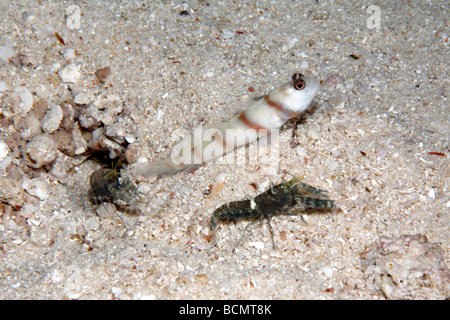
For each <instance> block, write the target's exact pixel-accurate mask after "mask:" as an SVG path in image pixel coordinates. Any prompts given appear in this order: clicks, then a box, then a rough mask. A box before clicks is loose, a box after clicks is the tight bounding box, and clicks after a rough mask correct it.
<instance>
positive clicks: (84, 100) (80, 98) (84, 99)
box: [73, 92, 91, 105]
mask: <svg viewBox="0 0 450 320" xmlns="http://www.w3.org/2000/svg"><path fill="white" fill-rule="evenodd" d="M73 101H75V103H76V104H80V105H82V104H89V103H90V102H91V99H90V98H89V95H88V94H87V93H85V92H81V93H79V94H77V95H76V96H75V98H74V100H73Z"/></svg>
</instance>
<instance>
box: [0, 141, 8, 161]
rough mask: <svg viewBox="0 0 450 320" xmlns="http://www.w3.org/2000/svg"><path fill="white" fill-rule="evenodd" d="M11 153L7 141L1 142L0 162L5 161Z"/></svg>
mask: <svg viewBox="0 0 450 320" xmlns="http://www.w3.org/2000/svg"><path fill="white" fill-rule="evenodd" d="M8 153H9V147H8V145H7V144H6V142H5V141H3V140H0V161H3V160H4V159H5V158H6V156H7V155H8Z"/></svg>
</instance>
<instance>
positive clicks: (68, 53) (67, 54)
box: [63, 48, 75, 60]
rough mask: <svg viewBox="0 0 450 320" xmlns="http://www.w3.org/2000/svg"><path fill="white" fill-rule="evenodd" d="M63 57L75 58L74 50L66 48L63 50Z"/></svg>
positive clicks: (67, 58)
mask: <svg viewBox="0 0 450 320" xmlns="http://www.w3.org/2000/svg"><path fill="white" fill-rule="evenodd" d="M63 57H64V59H66V60H73V59H75V50H74V49H69V48H67V49H66V50H64V53H63Z"/></svg>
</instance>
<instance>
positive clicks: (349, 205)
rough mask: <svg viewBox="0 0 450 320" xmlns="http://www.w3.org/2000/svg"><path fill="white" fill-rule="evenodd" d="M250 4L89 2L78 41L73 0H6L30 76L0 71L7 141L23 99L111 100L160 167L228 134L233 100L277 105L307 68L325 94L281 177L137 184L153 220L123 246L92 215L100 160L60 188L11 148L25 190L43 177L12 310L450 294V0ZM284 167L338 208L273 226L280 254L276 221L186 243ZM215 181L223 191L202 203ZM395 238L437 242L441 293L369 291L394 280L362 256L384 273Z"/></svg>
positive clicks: (20, 224)
mask: <svg viewBox="0 0 450 320" xmlns="http://www.w3.org/2000/svg"><path fill="white" fill-rule="evenodd" d="M236 2H238V1H236ZM32 3H33V4H32ZM248 3H250V4H246V3H245V2H244V3H243V4H236V3H234V2H233V1H220V2H219V3H218V4H217V3H216V2H215V1H210V2H208V1H187V2H186V3H185V4H183V3H182V2H181V1H170V2H162V3H160V2H159V1H152V2H147V1H146V2H144V1H138V2H137V3H136V4H131V3H126V4H120V2H116V3H115V4H110V1H96V2H90V1H88V2H87V4H82V5H80V6H79V7H78V8H79V9H80V12H81V13H82V15H81V16H80V21H79V23H80V25H79V27H80V28H79V29H73V30H71V29H69V28H68V26H69V27H71V25H68V24H70V23H77V20H76V14H77V12H76V10H75V11H70V12H67V11H66V10H67V9H68V6H67V4H63V3H54V2H52V3H45V4H43V5H42V6H38V5H35V4H34V2H32V1H25V0H24V1H15V3H14V4H7V3H6V2H4V3H3V4H2V5H1V10H0V21H1V22H0V34H1V43H0V46H2V50H0V53H1V55H2V57H5V58H6V59H8V58H10V57H14V56H15V57H17V56H18V54H19V53H21V54H22V55H23V56H24V57H26V59H28V60H29V61H30V63H31V65H28V66H27V64H28V63H27V61H28V60H27V61H25V62H26V63H24V64H25V66H24V67H23V68H20V66H19V68H18V67H17V66H15V65H14V64H13V63H6V62H0V63H1V69H0V88H1V90H2V91H1V92H0V98H1V99H2V112H3V115H2V118H3V119H2V121H4V122H2V128H1V132H0V133H1V136H0V140H3V141H6V140H7V139H6V137H7V136H8V135H9V136H11V134H13V133H14V131H15V129H14V126H13V125H14V121H13V119H16V118H17V119H18V120H20V117H21V116H20V115H17V116H14V117H15V118H14V117H13V118H10V117H11V114H12V113H14V112H16V111H15V110H17V108H19V109H20V108H26V106H27V105H26V102H27V101H26V98H25V102H24V103H25V104H23V103H22V102H23V101H22V102H21V100H20V98H17V97H16V98H14V97H13V96H14V94H15V92H16V93H17V92H18V91H17V88H20V87H25V88H27V89H28V91H29V92H31V93H32V96H33V101H35V102H36V101H37V100H38V99H39V98H43V99H45V100H47V102H48V103H49V105H50V106H52V105H58V104H61V103H62V102H64V101H66V100H67V99H69V100H70V99H73V97H74V96H76V95H77V94H79V93H81V92H84V93H86V94H87V95H84V96H79V97H78V98H79V99H82V100H83V99H89V97H91V98H90V101H91V102H93V101H96V100H98V99H99V97H104V98H106V99H109V100H108V102H106V105H107V106H108V108H109V107H110V106H111V105H113V106H116V107H118V106H119V107H120V106H122V107H123V112H121V113H119V114H113V116H112V118H111V119H110V120H111V125H112V124H117V126H118V128H121V129H123V130H124V131H125V132H126V133H129V134H130V135H131V138H132V139H134V138H136V139H137V140H136V142H135V145H134V147H135V148H136V150H137V154H136V155H135V159H137V158H138V157H146V158H147V159H149V160H158V159H163V158H165V157H167V156H168V155H170V150H171V149H172V148H173V146H174V145H175V144H176V143H177V142H178V141H180V139H181V138H182V137H183V135H184V134H185V133H186V132H189V130H191V128H192V127H193V126H194V125H195V124H196V123H198V122H199V121H200V120H201V119H203V118H204V121H205V122H206V123H212V122H215V121H221V120H224V119H226V117H227V116H229V115H230V110H226V109H227V107H228V105H229V104H231V103H233V101H237V100H238V99H240V98H242V97H243V96H245V95H249V96H251V97H253V96H254V95H257V94H262V93H266V92H268V91H269V90H270V89H272V88H274V87H275V86H277V85H279V84H281V83H283V82H285V81H286V80H287V79H289V78H290V76H291V75H292V73H294V72H296V71H299V70H301V71H303V70H304V69H305V68H307V69H309V70H306V71H308V72H311V73H313V74H315V75H316V76H317V77H318V78H320V79H321V82H322V84H323V86H322V88H321V90H320V91H319V94H318V96H317V98H316V99H315V102H314V112H312V113H310V114H308V115H307V116H306V121H305V122H303V123H301V124H300V125H299V126H298V128H297V138H296V139H297V140H296V141H297V142H298V143H299V146H298V147H297V148H291V146H290V140H291V136H292V130H293V129H294V124H293V122H289V123H287V124H286V125H285V126H284V127H283V131H282V134H281V137H280V155H281V159H282V160H281V162H280V163H279V164H275V165H274V167H275V169H274V168H268V167H266V166H263V167H261V166H258V164H252V165H247V166H244V165H241V166H232V165H207V166H203V167H201V168H199V169H198V170H196V171H195V172H194V173H180V174H177V175H175V176H173V177H167V178H162V179H159V180H155V179H148V180H146V179H140V181H138V182H137V184H138V186H139V188H140V190H141V191H143V192H145V194H144V195H143V199H142V201H141V203H139V204H137V206H138V207H139V208H140V209H141V211H142V212H141V213H140V214H137V215H132V214H127V213H125V212H123V211H121V215H122V216H123V217H124V219H125V220H126V221H127V223H128V225H129V226H131V230H130V231H127V230H125V229H124V227H123V225H122V223H121V222H120V220H118V219H117V218H116V217H111V218H108V217H99V216H97V215H96V214H95V213H94V208H92V206H88V207H83V202H82V200H81V195H83V194H84V195H86V193H87V190H88V189H89V185H88V178H89V175H90V174H91V172H92V171H93V170H96V169H98V167H99V166H98V164H96V163H94V162H92V161H86V162H84V163H82V164H80V165H78V166H75V167H74V168H73V169H71V170H67V172H66V171H64V173H63V174H62V175H60V176H58V177H55V176H54V175H53V174H52V173H48V172H47V170H45V169H40V170H37V169H32V170H30V169H28V168H26V166H27V165H29V163H30V162H29V161H28V162H26V161H24V160H23V159H22V154H23V152H22V153H21V151H20V150H22V149H21V148H19V149H17V150H16V152H13V150H11V151H10V152H9V154H8V155H9V156H12V158H11V161H12V164H14V165H16V167H17V168H19V169H18V171H19V172H20V174H21V175H19V176H17V175H16V176H15V178H14V179H16V180H17V181H19V182H18V185H19V186H20V185H21V182H22V180H23V179H25V178H32V177H34V178H37V177H40V178H42V179H43V180H44V181H47V182H48V192H49V193H48V195H47V196H45V195H44V196H43V197H42V198H43V199H44V200H40V199H38V198H36V197H35V196H32V195H29V194H28V193H24V194H23V199H24V202H25V203H27V204H28V207H27V208H28V209H27V210H25V209H24V207H26V206H25V205H23V206H22V211H20V212H17V211H13V212H12V213H8V214H7V213H2V216H1V217H0V218H1V219H0V232H1V235H0V239H1V241H0V298H1V299H50V298H51V299H64V298H70V299H114V298H117V299H139V298H150V299H340V298H344V299H354V298H361V299H383V298H386V297H388V298H417V299H418V298H431V299H443V298H445V297H447V296H449V289H450V275H449V273H448V269H445V268H446V267H445V264H447V265H448V263H449V257H450V252H449V234H450V231H449V223H450V220H449V207H450V196H449V181H450V179H449V178H450V171H449V170H448V167H449V158H448V156H449V153H450V150H449V136H450V130H449V110H448V109H449V108H448V107H449V103H448V91H449V81H448V79H449V74H448V71H449V63H448V58H449V41H448V36H449V29H448V23H449V22H448V16H449V12H448V11H449V9H448V2H447V1H433V2H432V4H430V3H429V2H425V1H414V2H408V3H407V4H403V2H402V4H400V2H399V3H398V4H392V3H390V4H389V5H386V4H384V2H379V1H375V3H374V1H347V2H336V1H323V0H320V1H318V2H316V1H302V2H299V1H285V2H284V4H283V5H281V4H272V2H271V1H258V2H256V4H253V3H251V2H248ZM372 4H378V5H380V7H379V8H380V9H381V15H380V17H381V22H380V23H381V24H380V28H379V29H369V28H368V19H369V17H370V15H371V14H370V13H367V7H368V6H369V5H372ZM183 10H186V11H188V12H189V13H190V15H180V14H179V13H180V12H181V11H183ZM65 14H67V15H68V18H67V21H66V20H65V18H64V15H65ZM74 15H75V16H74ZM369 26H370V25H369ZM55 32H57V33H58V34H59V35H60V36H61V37H62V39H63V40H64V42H65V45H62V44H61V43H60V42H59V41H58V39H57V38H56V37H55V35H54V33H55ZM11 49H12V53H11ZM71 49H73V50H74V51H71ZM350 55H354V56H355V57H359V59H354V58H352V57H350ZM69 64H75V65H76V66H77V67H78V68H79V72H80V73H81V77H80V79H79V80H78V82H77V83H76V84H75V85H71V87H72V91H69V90H67V87H68V83H64V82H63V81H62V80H61V78H60V75H59V72H60V71H61V70H62V69H63V68H64V67H65V66H66V65H69ZM106 66H109V67H110V68H111V74H110V75H109V76H108V78H107V79H106V81H105V83H104V85H101V84H99V83H98V80H97V78H96V75H95V72H96V70H98V69H100V68H102V67H106ZM75 76H76V75H75ZM66 80H67V79H66ZM5 86H6V87H5ZM249 87H253V88H254V89H255V91H256V92H255V93H254V94H252V93H251V92H249V89H248V88H249ZM5 88H6V89H5ZM16 96H17V94H16ZM22 96H23V97H25V95H22ZM19 97H20V95H19ZM21 103H22V105H21ZM8 112H9V113H8ZM6 118H10V120H8V121H6ZM17 119H16V121H18V120H17ZM105 122H107V120H105ZM3 123H5V124H7V126H6V125H5V126H3ZM22 130H23V129H22ZM16 134H17V136H18V137H19V138H20V137H21V135H20V134H19V132H17V133H16ZM8 141H9V140H8ZM25 143H26V142H24V143H23V145H24V144H25ZM18 145H19V146H20V145H21V144H20V141H19V142H18ZM430 152H434V153H438V154H430ZM440 154H443V155H440ZM258 167H260V168H258ZM2 170H3V171H2V175H3V176H7V175H8V173H7V172H5V170H4V169H2ZM285 172H289V173H291V174H293V175H297V176H301V175H303V174H305V175H306V176H305V178H304V181H305V182H306V183H308V184H311V185H313V186H315V187H318V188H321V189H325V190H328V191H329V196H330V197H331V198H332V199H335V200H336V203H337V205H338V207H339V209H336V210H335V211H333V212H328V213H323V214H310V215H308V216H307V219H308V225H305V224H304V223H302V222H301V219H300V217H285V216H281V217H275V218H273V219H272V226H273V228H274V232H275V240H276V243H277V245H278V249H276V250H274V249H272V246H271V238H270V233H269V229H268V228H267V224H266V223H262V224H257V225H254V226H252V227H251V228H250V229H249V231H248V232H247V233H246V234H245V236H244V238H243V241H242V243H241V244H240V246H238V247H235V243H236V241H237V240H238V239H239V237H240V236H241V233H242V231H243V229H244V227H245V226H246V224H247V221H239V222H237V223H233V222H232V223H221V224H220V225H219V228H218V230H217V233H216V236H217V239H218V243H217V245H216V246H215V247H214V248H212V249H210V250H207V251H199V250H197V249H196V248H195V247H206V246H208V245H209V243H208V242H207V241H206V238H205V236H207V235H208V226H209V219H210V216H211V213H212V212H213V211H214V209H215V208H217V207H218V206H219V205H221V204H223V203H226V202H229V201H234V200H240V199H243V198H244V197H245V196H246V195H249V196H254V195H256V194H258V193H260V192H262V191H264V190H265V189H266V188H267V187H268V185H269V183H270V182H271V181H273V182H279V181H281V179H282V178H283V177H289V175H286V173H285ZM220 174H223V175H222V177H224V182H223V186H222V187H223V188H222V189H220V188H217V189H216V190H215V191H214V192H213V193H211V194H209V195H206V196H205V195H204V192H205V191H206V190H207V189H209V186H210V185H212V186H215V185H216V178H217V176H218V175H220ZM252 183H255V184H256V186H257V188H258V189H257V190H255V188H254V187H253V186H252V185H251V184H252ZM217 187H219V186H217ZM19 188H20V187H19ZM5 210H6V209H5ZM404 234H411V235H415V234H423V235H425V236H426V237H427V239H428V241H429V242H430V243H437V244H438V246H440V248H441V249H442V257H441V260H439V258H436V259H437V260H436V265H430V266H429V267H430V270H431V271H430V273H432V274H433V275H432V276H431V277H433V276H434V275H436V274H440V275H441V276H442V279H443V280H442V279H441V280H442V281H441V282H439V281H436V280H434V282H433V286H432V287H430V286H427V285H426V284H420V283H418V282H417V281H416V282H413V281H409V282H408V281H407V282H406V283H402V284H400V283H396V284H392V285H391V287H389V288H388V289H386V286H384V285H382V284H380V283H381V282H379V281H378V282H377V281H372V280H373V278H374V273H378V275H379V274H381V273H383V272H384V271H383V270H382V269H383V268H382V267H380V268H381V269H380V268H379V269H376V268H372V269H370V268H369V269H367V268H368V266H367V259H369V261H371V260H370V259H374V261H376V259H377V258H376V255H374V256H373V257H372V256H371V257H372V258H370V257H369V258H366V257H365V256H366V254H367V252H372V253H373V252H378V251H379V248H378V243H379V239H380V237H394V238H396V237H398V236H400V235H404ZM417 259H418V258H417V257H413V258H411V259H410V260H408V261H410V263H412V264H414V263H416V260H417ZM438 260H439V261H438ZM433 261H434V260H433ZM374 263H375V264H376V262H373V263H372V262H369V264H372V265H373V264H374ZM378 275H377V276H378ZM420 276H422V275H420ZM446 277H447V278H446ZM433 279H434V278H433ZM445 279H447V280H445ZM410 280H411V279H410ZM383 286H384V287H383ZM399 288H403V289H405V288H406V289H405V290H406V291H405V290H403V289H402V290H403V291H398V290H399ZM386 290H387V291H389V290H391V291H389V292H387V291H386ZM396 290H397V291H396ZM394 291H395V292H400V293H398V294H397V295H395V294H393V293H392V292H394ZM403 292H407V293H403Z"/></svg>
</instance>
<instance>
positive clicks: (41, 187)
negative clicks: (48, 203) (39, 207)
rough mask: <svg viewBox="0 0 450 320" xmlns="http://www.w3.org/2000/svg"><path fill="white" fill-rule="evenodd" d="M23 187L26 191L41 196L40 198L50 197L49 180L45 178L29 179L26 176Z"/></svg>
mask: <svg viewBox="0 0 450 320" xmlns="http://www.w3.org/2000/svg"><path fill="white" fill-rule="evenodd" d="M22 187H23V188H24V189H25V191H26V192H28V193H29V194H31V195H32V196H35V197H37V198H39V199H40V200H45V199H47V198H48V195H49V190H48V182H47V181H46V180H44V179H40V178H34V179H28V178H25V179H23V181H22Z"/></svg>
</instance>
